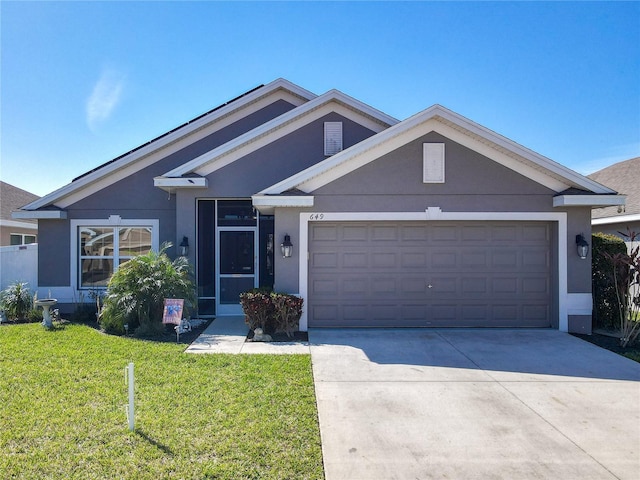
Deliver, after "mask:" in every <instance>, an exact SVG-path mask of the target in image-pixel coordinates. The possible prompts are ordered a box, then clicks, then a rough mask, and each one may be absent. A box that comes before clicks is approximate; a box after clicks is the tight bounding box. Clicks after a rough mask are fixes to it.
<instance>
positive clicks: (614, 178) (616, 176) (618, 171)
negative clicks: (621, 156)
mask: <svg viewBox="0 0 640 480" xmlns="http://www.w3.org/2000/svg"><path fill="white" fill-rule="evenodd" d="M589 178H590V179H592V180H595V181H596V182H599V183H602V184H603V185H607V186H608V187H611V188H613V189H615V190H617V191H618V192H620V194H622V195H626V196H627V202H626V205H624V206H619V207H615V206H614V207H606V208H598V209H595V210H593V212H592V214H591V217H592V219H593V220H594V224H607V223H618V222H635V221H640V157H636V158H632V159H630V160H625V161H623V162H618V163H615V164H613V165H611V166H609V167H607V168H603V169H602V170H599V171H597V172H595V173H592V174H591V175H589Z"/></svg>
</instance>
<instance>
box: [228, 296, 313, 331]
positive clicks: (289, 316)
mask: <svg viewBox="0 0 640 480" xmlns="http://www.w3.org/2000/svg"><path fill="white" fill-rule="evenodd" d="M240 304H241V305H242V310H243V312H244V315H245V322H246V323H247V325H248V326H249V328H250V329H251V330H255V329H256V328H262V330H263V331H264V332H266V333H273V332H284V333H286V334H287V336H288V337H292V336H293V332H295V331H296V330H297V328H298V323H299V321H300V316H301V315H302V305H303V300H302V299H301V298H299V297H296V296H295V295H289V294H286V293H273V292H269V291H268V290H264V289H254V290H250V291H248V292H243V293H241V294H240Z"/></svg>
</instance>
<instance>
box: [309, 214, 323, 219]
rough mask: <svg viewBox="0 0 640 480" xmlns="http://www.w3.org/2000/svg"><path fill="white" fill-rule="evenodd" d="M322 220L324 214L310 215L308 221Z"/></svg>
mask: <svg viewBox="0 0 640 480" xmlns="http://www.w3.org/2000/svg"><path fill="white" fill-rule="evenodd" d="M323 218H324V213H312V214H311V215H310V216H309V220H322V219H323Z"/></svg>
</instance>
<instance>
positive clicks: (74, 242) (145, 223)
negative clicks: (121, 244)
mask: <svg viewBox="0 0 640 480" xmlns="http://www.w3.org/2000/svg"><path fill="white" fill-rule="evenodd" d="M70 223H71V227H70V228H69V234H70V242H69V248H70V255H69V262H70V263H69V275H70V279H69V285H71V290H72V292H80V291H81V290H80V289H79V286H78V257H79V252H80V249H79V246H78V227H80V226H82V227H126V226H132V227H151V249H152V250H153V251H154V252H157V251H158V250H160V220H158V219H157V218H146V219H129V218H127V219H123V218H122V217H120V215H110V216H109V218H106V219H104V218H103V219H97V218H89V219H84V218H81V219H75V220H71V222H70ZM82 291H85V289H83V290H82Z"/></svg>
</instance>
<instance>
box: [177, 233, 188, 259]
mask: <svg viewBox="0 0 640 480" xmlns="http://www.w3.org/2000/svg"><path fill="white" fill-rule="evenodd" d="M179 246H180V256H181V257H186V256H187V255H189V238H187V237H186V236H185V237H182V242H181V243H180V245H179Z"/></svg>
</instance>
